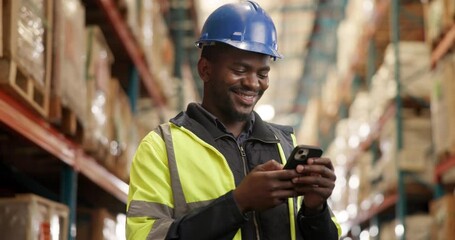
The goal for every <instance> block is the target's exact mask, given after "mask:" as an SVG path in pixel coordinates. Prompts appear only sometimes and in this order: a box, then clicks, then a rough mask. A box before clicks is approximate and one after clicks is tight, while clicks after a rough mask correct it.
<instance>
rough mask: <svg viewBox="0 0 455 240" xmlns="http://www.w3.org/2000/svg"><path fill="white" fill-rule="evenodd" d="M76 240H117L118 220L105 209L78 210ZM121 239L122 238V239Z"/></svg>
mask: <svg viewBox="0 0 455 240" xmlns="http://www.w3.org/2000/svg"><path fill="white" fill-rule="evenodd" d="M76 225H77V233H76V239H80V240H87V239H90V240H105V239H106V240H107V239H109V240H115V239H118V238H117V236H116V229H115V228H116V219H115V218H114V216H112V214H111V213H109V212H108V211H107V210H106V209H104V208H99V209H86V208H79V209H78V210H77V223H76ZM120 239H121V238H120Z"/></svg>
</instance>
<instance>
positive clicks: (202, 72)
mask: <svg viewBox="0 0 455 240" xmlns="http://www.w3.org/2000/svg"><path fill="white" fill-rule="evenodd" d="M197 70H198V72H199V77H201V79H202V81H204V82H208V81H209V79H210V74H211V71H212V69H211V63H210V62H209V61H208V60H207V59H206V58H204V57H201V58H199V61H198V63H197Z"/></svg>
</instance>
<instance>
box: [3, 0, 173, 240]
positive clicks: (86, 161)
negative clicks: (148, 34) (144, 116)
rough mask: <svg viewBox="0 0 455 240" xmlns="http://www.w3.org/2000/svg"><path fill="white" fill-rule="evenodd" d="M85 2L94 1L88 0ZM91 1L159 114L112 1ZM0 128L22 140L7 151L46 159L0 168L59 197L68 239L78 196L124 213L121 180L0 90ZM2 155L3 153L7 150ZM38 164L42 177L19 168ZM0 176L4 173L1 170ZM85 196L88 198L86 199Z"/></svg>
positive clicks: (148, 74)
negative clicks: (66, 217)
mask: <svg viewBox="0 0 455 240" xmlns="http://www.w3.org/2000/svg"><path fill="white" fill-rule="evenodd" d="M82 2H83V1H82ZM90 4H94V3H93V2H90ZM96 4H98V6H99V9H100V10H101V11H102V12H103V13H104V14H105V19H104V20H101V21H103V22H106V23H107V24H108V25H110V27H111V28H112V29H113V30H114V32H115V34H116V36H115V37H117V38H118V39H119V40H118V41H119V42H120V43H121V45H122V47H123V48H124V50H125V51H126V54H125V55H126V56H127V57H128V58H129V59H130V60H131V62H132V64H133V68H134V69H133V72H137V76H136V79H141V80H142V84H143V85H144V86H145V89H146V92H147V94H148V96H149V97H150V98H151V101H152V102H153V104H154V106H155V107H156V109H157V111H158V113H159V116H160V118H163V114H164V112H166V111H167V110H168V109H167V108H168V105H167V99H166V97H165V96H164V95H163V93H162V91H161V89H160V87H159V85H158V84H156V81H155V79H154V78H153V74H152V73H153V72H152V69H150V68H149V67H148V65H147V64H146V60H145V59H144V55H143V51H142V49H141V47H140V46H139V44H138V41H137V40H136V39H135V37H134V36H133V35H132V33H131V31H130V29H129V27H128V26H127V24H126V22H125V20H124V19H123V18H122V17H121V14H120V12H119V9H118V8H117V7H116V3H115V1H114V0H97V1H96ZM131 80H132V81H133V80H134V79H133V78H131ZM137 94H139V93H138V92H135V93H134V94H133V95H132V96H130V97H131V98H133V99H134V98H137V97H138V96H137ZM0 132H1V133H2V134H4V136H7V137H6V138H7V139H0V140H4V141H8V140H9V139H10V138H11V139H18V140H17V141H18V142H20V143H21V144H23V145H22V147H24V148H23V149H19V148H18V149H17V150H14V149H10V150H11V151H15V152H17V151H18V152H22V151H24V152H25V151H31V152H36V154H37V155H39V156H41V158H43V159H44V158H46V160H43V161H41V159H39V160H40V161H38V160H37V161H35V160H33V159H31V160H30V159H28V160H26V161H23V162H22V161H21V162H17V163H16V162H14V161H15V160H12V161H13V163H12V165H11V166H8V167H11V169H9V170H6V169H1V170H2V173H3V171H4V170H5V171H8V174H11V175H13V178H14V179H15V180H18V181H19V182H21V184H22V185H24V186H25V188H26V189H27V190H30V191H32V192H35V193H40V195H44V196H45V197H47V198H49V199H52V200H55V201H59V202H62V203H64V204H66V205H67V206H68V207H69V212H70V217H69V226H70V231H68V232H69V236H68V239H74V236H75V233H74V226H75V220H76V219H75V216H76V208H77V206H78V202H81V201H84V202H85V203H88V204H89V205H91V206H99V207H106V208H108V209H109V210H110V211H111V212H115V213H124V212H125V209H126V202H127V195H128V184H127V183H126V182H124V181H123V180H121V179H119V178H118V177H116V176H115V175H114V174H113V173H111V172H109V171H108V170H107V169H106V168H105V167H103V166H102V165H101V164H100V163H98V162H97V161H96V160H95V159H94V158H93V157H91V156H90V155H89V154H87V153H86V152H84V150H83V148H82V146H80V145H79V144H78V143H77V141H76V140H75V139H73V138H71V137H68V136H66V135H64V133H63V132H62V131H61V130H60V129H58V128H57V127H56V126H53V125H52V124H51V123H49V122H48V121H46V120H45V119H43V118H42V117H41V116H40V115H39V114H37V113H36V112H35V111H33V110H31V109H30V108H28V107H26V106H25V105H24V104H23V103H22V102H20V101H18V100H17V99H16V98H13V97H11V96H10V95H9V94H7V93H6V92H4V91H1V90H0ZM15 141H16V140H15ZM4 146H6V144H5V145H4ZM28 149H35V150H28ZM7 151H8V150H7ZM6 157H7V158H8V157H9V155H8V153H7V156H6ZM16 164H17V165H16ZM41 164H47V165H46V166H51V165H52V166H55V167H53V168H52V169H49V171H48V172H44V173H42V172H40V173H39V174H41V175H40V177H41V176H43V175H47V176H46V177H44V178H43V179H44V180H42V179H39V180H37V179H36V178H33V177H30V176H27V173H25V174H24V173H22V172H21V171H22V170H23V169H22V168H25V169H26V170H27V171H28V170H31V169H33V168H34V165H36V168H37V169H38V168H40V170H42V168H41V167H39V165H41ZM2 167H3V165H2ZM45 171H46V170H45ZM2 177H5V175H3V176H2ZM49 179H51V180H49ZM10 180H11V179H7V182H6V183H4V184H8V183H10V182H9V181H10ZM50 182H52V183H50ZM55 185H59V186H55ZM55 193H59V194H55ZM78 195H83V196H82V197H81V196H78ZM89 198H90V200H88V199H89Z"/></svg>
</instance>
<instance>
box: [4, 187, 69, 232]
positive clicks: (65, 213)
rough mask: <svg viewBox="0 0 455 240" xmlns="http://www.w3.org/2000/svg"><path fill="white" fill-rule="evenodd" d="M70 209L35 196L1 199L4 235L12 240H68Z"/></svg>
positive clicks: (22, 195)
mask: <svg viewBox="0 0 455 240" xmlns="http://www.w3.org/2000/svg"><path fill="white" fill-rule="evenodd" d="M68 217H69V209H68V207H67V206H66V205H64V204H61V203H57V202H54V201H51V200H48V199H45V198H43V197H40V196H37V195H34V194H21V195H17V196H15V197H11V198H0V232H1V237H2V239H8V240H41V239H52V240H64V239H67V238H68Z"/></svg>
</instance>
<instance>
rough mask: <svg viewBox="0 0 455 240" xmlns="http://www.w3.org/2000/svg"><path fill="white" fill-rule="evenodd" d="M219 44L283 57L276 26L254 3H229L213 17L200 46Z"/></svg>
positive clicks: (204, 27)
mask: <svg viewBox="0 0 455 240" xmlns="http://www.w3.org/2000/svg"><path fill="white" fill-rule="evenodd" d="M215 42H222V43H226V44H229V45H231V46H233V47H236V48H238V49H242V50H245V51H251V52H257V53H262V54H266V55H269V56H272V57H273V58H281V54H280V53H278V45H277V34H276V29H275V24H274V23H273V21H272V19H271V18H270V16H269V15H268V14H267V13H266V12H265V11H264V9H262V8H261V7H260V6H259V4H257V3H255V2H253V1H245V2H240V3H229V4H225V5H223V6H221V7H219V8H218V9H216V10H215V11H214V12H213V13H212V14H210V16H209V17H208V18H207V20H206V21H205V23H204V26H203V27H202V32H201V37H200V38H199V40H198V41H196V46H198V47H200V48H201V47H203V46H206V45H211V44H213V43H215Z"/></svg>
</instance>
